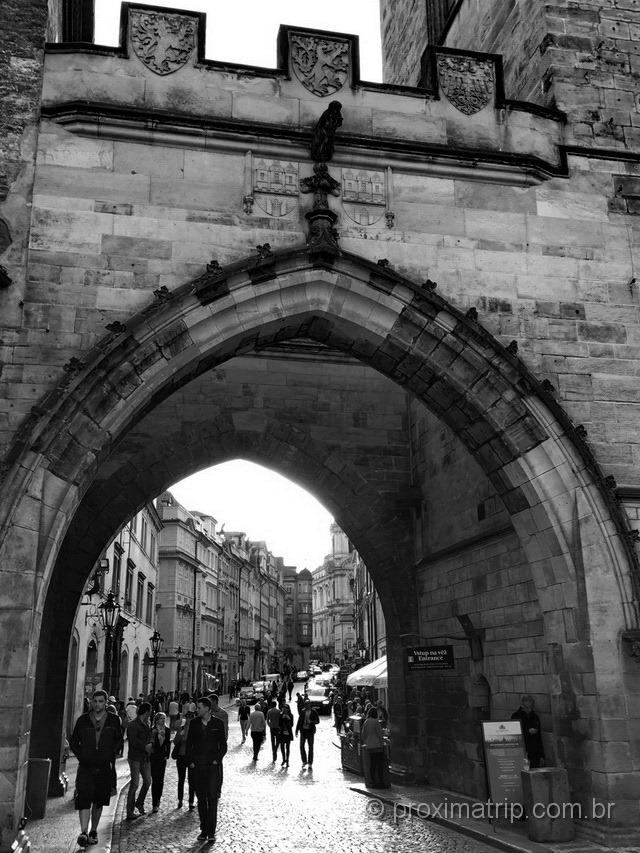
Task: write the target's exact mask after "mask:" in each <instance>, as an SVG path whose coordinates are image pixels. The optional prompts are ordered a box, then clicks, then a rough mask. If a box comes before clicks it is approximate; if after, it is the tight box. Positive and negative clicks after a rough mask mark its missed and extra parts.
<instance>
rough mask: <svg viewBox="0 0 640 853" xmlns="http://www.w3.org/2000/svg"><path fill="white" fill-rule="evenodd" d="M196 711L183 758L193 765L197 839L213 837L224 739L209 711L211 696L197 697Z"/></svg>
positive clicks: (224, 746)
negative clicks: (198, 821)
mask: <svg viewBox="0 0 640 853" xmlns="http://www.w3.org/2000/svg"><path fill="white" fill-rule="evenodd" d="M196 714H197V717H196V718H195V719H194V720H192V721H191V723H190V725H189V732H188V734H187V762H188V766H189V767H191V768H192V769H193V782H194V787H195V789H196V796H197V797H198V814H199V816H200V835H199V836H198V841H205V840H207V841H214V840H215V834H216V826H217V823H218V796H219V793H220V767H221V764H222V759H223V758H224V756H225V755H226V752H227V739H226V736H225V731H224V724H223V722H222V720H220V719H218V718H217V717H213V716H212V715H211V700H210V699H208V698H207V697H206V696H203V697H202V698H201V699H198V702H197V706H196Z"/></svg>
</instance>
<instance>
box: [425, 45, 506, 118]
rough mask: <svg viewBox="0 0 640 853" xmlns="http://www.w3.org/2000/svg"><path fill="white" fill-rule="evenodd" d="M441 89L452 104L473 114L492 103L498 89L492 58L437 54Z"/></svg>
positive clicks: (464, 111) (468, 113)
mask: <svg viewBox="0 0 640 853" xmlns="http://www.w3.org/2000/svg"><path fill="white" fill-rule="evenodd" d="M437 63H438V82H439V84H440V89H441V90H442V91H443V92H444V94H445V95H446V97H447V99H448V100H449V101H450V102H451V103H452V104H453V106H454V107H455V108H456V109H457V110H460V112H461V113H464V114H465V115H467V116H469V115H473V114H474V113H477V112H479V111H480V110H481V109H484V107H486V106H487V104H489V103H491V102H492V101H493V98H494V92H495V69H494V65H493V62H492V61H491V60H490V59H476V58H475V57H471V56H451V55H450V54H446V53H442V54H438V57H437Z"/></svg>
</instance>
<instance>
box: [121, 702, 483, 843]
mask: <svg viewBox="0 0 640 853" xmlns="http://www.w3.org/2000/svg"><path fill="white" fill-rule="evenodd" d="M235 717H236V714H235V711H234V710H233V709H231V710H230V713H229V719H230V724H229V751H228V753H227V756H226V758H225V762H224V777H225V778H224V787H223V789H222V797H221V799H220V806H219V811H218V831H217V838H216V843H215V845H214V847H215V849H216V850H227V851H234V853H235V851H238V852H239V851H242V853H247V851H251V853H260V851H265V853H266V851H269V853H271V851H273V850H277V851H278V853H289V851H291V853H294V851H295V853H316V851H317V853H320V851H322V853H324V851H326V850H331V849H332V848H335V849H339V850H341V851H343V853H351V851H354V853H355V851H358V853H360V851H361V850H362V849H363V847H366V849H367V850H371V851H380V853H383V851H384V853H390V851H398V853H400V851H402V853H411V851H416V853H418V851H420V853H425V851H426V853H485V851H491V850H494V849H495V848H493V847H489V846H487V845H484V844H482V843H480V842H478V841H476V840H473V839H470V838H467V837H465V836H462V835H458V834H456V833H455V832H452V831H450V830H448V829H446V828H443V827H440V826H437V825H435V824H433V823H430V822H426V821H423V820H420V819H418V818H407V819H403V820H399V821H397V822H395V823H394V820H393V814H392V809H391V807H390V806H388V805H387V806H385V805H384V804H383V803H381V802H380V801H379V800H376V799H369V798H367V797H364V796H362V795H360V794H358V793H356V792H354V791H351V790H349V785H350V784H352V783H353V782H355V781H356V780H357V779H358V778H359V777H356V776H353V775H351V774H349V773H343V771H342V770H341V768H340V753H339V751H338V749H337V748H336V747H335V746H334V745H333V744H334V743H337V737H336V735H335V729H334V728H333V727H332V726H331V720H330V718H328V717H321V723H320V726H319V727H318V732H317V734H316V752H315V758H314V766H313V771H308V770H303V769H302V764H301V759H300V751H299V745H298V744H299V740H297V739H296V740H294V741H293V744H292V749H291V761H290V767H289V768H284V767H281V765H280V762H281V757H280V756H278V760H277V761H276V762H275V763H274V762H272V761H271V749H270V746H269V743H268V740H267V742H265V744H264V745H263V747H262V751H261V752H260V757H259V759H258V761H257V763H255V764H254V762H253V761H252V748H251V742H250V740H249V739H248V740H247V741H246V742H245V743H244V744H241V734H240V727H239V724H238V723H237V722H236V719H235ZM176 791H177V774H176V769H175V762H174V761H169V763H168V767H167V775H166V780H165V789H164V794H163V800H162V803H161V805H160V811H159V812H158V813H157V814H151V813H150V811H151V804H150V800H151V795H150V793H149V794H148V795H147V802H146V808H147V812H148V813H147V814H146V815H145V816H144V817H142V818H139V819H138V820H136V821H134V822H133V823H127V822H126V821H125V820H124V799H125V798H124V797H123V798H121V801H120V803H119V808H118V813H117V816H116V826H115V832H114V844H113V853H152V851H153V853H155V851H158V850H163V851H167V853H184V851H195V850H199V849H200V848H201V847H202V848H203V849H204V850H207V849H211V845H206V844H204V845H203V843H202V842H198V841H197V840H196V836H197V835H198V833H199V825H198V813H197V810H194V811H192V812H189V811H188V809H187V802H186V799H187V798H186V790H185V804H184V807H183V808H182V809H180V810H178V809H177V808H176V805H177V793H176ZM381 808H382V810H383V812H384V813H383V814H382V816H378V813H379V810H380V809H381Z"/></svg>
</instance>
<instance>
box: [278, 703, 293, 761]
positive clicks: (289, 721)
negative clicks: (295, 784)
mask: <svg viewBox="0 0 640 853" xmlns="http://www.w3.org/2000/svg"><path fill="white" fill-rule="evenodd" d="M292 740H293V714H292V713H291V706H290V705H285V706H284V708H283V709H282V713H281V714H280V752H281V753H282V765H281V766H282V767H288V766H289V750H290V749H291V741H292Z"/></svg>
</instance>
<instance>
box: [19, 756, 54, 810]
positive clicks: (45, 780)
mask: <svg viewBox="0 0 640 853" xmlns="http://www.w3.org/2000/svg"><path fill="white" fill-rule="evenodd" d="M50 773H51V759H50V758H30V759H29V766H28V768H27V796H26V802H25V812H26V815H27V817H29V818H41V817H44V815H45V812H46V810H47V792H48V790H49V774H50Z"/></svg>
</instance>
